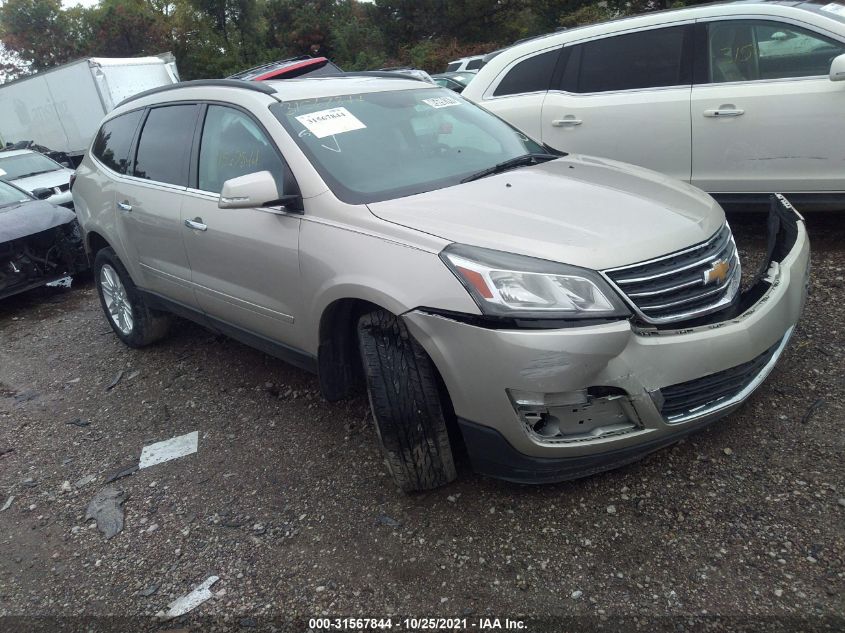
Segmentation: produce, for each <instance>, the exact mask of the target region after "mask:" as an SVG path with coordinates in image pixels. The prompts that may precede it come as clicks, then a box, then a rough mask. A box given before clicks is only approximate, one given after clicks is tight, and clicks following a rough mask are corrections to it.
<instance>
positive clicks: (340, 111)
mask: <svg viewBox="0 0 845 633" xmlns="http://www.w3.org/2000/svg"><path fill="white" fill-rule="evenodd" d="M296 120H297V121H299V122H300V123H302V125H304V126H305V127H307V128H308V131H309V132H311V133H312V134H313V135H314V136H316V137H317V138H325V137H327V136H334V135H335V134H343V133H344V132H351V131H352V130H363V129H364V128H366V127H367V126H366V125H364V124H363V123H361V121H359V120H358V119H357V118H356V117H355V115H354V114H352V113H351V112H350V111H349V110H347V109H346V108H331V109H330V110H320V111H319V112H312V113H311V114H303V115H301V116H298V117H296Z"/></svg>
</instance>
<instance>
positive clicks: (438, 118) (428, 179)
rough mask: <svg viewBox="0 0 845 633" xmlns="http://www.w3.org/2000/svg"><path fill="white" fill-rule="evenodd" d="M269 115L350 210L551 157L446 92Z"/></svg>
mask: <svg viewBox="0 0 845 633" xmlns="http://www.w3.org/2000/svg"><path fill="white" fill-rule="evenodd" d="M270 109H271V111H273V113H274V114H275V115H276V118H278V119H279V120H280V121H281V122H282V124H283V125H284V126H285V128H286V129H287V131H288V132H289V133H290V134H291V136H292V137H293V138H294V139H295V140H296V142H297V143H298V144H299V147H300V148H301V149H302V151H303V152H304V153H305V154H306V155H307V156H308V158H309V159H310V161H311V163H312V164H313V165H314V167H315V168H316V169H317V171H319V172H320V175H321V176H322V177H323V180H325V181H326V184H327V185H328V186H329V187H330V188H331V189H332V191H333V192H334V194H335V195H336V196H337V197H338V198H340V199H341V200H343V201H344V202H347V203H350V204H362V203H369V202H378V201H381V200H389V199H392V198H401V197H404V196H410V195H413V194H417V193H422V192H425V191H432V190H435V189H442V188H444V187H450V186H452V185H457V184H458V183H460V182H461V180H462V179H464V178H466V177H467V176H470V175H472V174H475V173H477V172H479V171H480V170H483V169H488V168H490V167H493V166H495V165H497V164H499V163H502V162H504V161H507V160H510V159H512V158H516V157H517V156H523V155H525V154H527V153H537V152H544V151H546V150H545V148H544V147H542V146H541V145H539V144H538V143H536V142H535V141H532V140H531V139H530V138H528V137H527V136H525V135H524V134H522V133H521V132H518V131H517V130H515V129H514V128H512V127H511V126H510V125H508V124H507V123H505V122H504V121H502V120H501V119H499V118H497V117H495V116H493V115H492V114H490V113H489V112H487V111H486V110H482V109H481V108H479V107H477V106H475V105H473V104H471V103H470V102H468V101H466V100H465V99H463V98H461V97H460V96H458V95H456V94H455V93H453V92H451V91H447V90H444V89H442V88H430V89H411V90H397V91H390V92H372V93H365V94H356V95H342V96H337V97H321V98H319V99H303V100H300V101H288V102H282V103H277V104H273V105H272V106H270Z"/></svg>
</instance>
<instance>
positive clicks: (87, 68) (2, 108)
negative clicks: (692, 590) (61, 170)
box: [0, 53, 179, 162]
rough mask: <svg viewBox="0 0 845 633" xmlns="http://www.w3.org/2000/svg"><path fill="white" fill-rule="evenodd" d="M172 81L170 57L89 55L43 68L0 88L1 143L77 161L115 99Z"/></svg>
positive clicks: (172, 60) (174, 72)
mask: <svg viewBox="0 0 845 633" xmlns="http://www.w3.org/2000/svg"><path fill="white" fill-rule="evenodd" d="M178 81H179V73H178V70H177V69H176V59H175V58H174V57H173V55H171V54H170V53H165V54H163V55H159V56H157V57H136V58H126V59H118V58H106V57H91V58H88V59H81V60H79V61H76V62H71V63H69V64H65V65H63V66H59V67H57V68H52V69H50V70H44V71H41V72H39V73H36V74H35V75H31V76H29V77H23V78H21V79H18V80H16V81H12V82H9V83H7V84H2V85H0V138H2V139H3V141H4V143H17V142H20V141H33V142H34V143H35V144H37V145H42V146H44V147H47V148H49V149H51V150H54V151H59V152H65V153H67V154H68V155H69V156H70V157H71V158H72V159H74V162H78V160H79V159H80V158H81V156H82V154H83V153H84V152H85V150H86V149H87V148H88V146H89V145H90V143H91V140H92V139H93V138H94V135H95V134H96V133H97V129H98V127H99V124H100V121H101V120H102V119H103V117H104V116H105V115H106V114H107V113H109V112H110V111H111V110H113V109H114V108H115V106H117V105H118V104H119V103H120V102H121V101H123V100H124V99H126V98H127V97H131V96H132V95H135V94H138V93H139V92H143V91H144V90H149V89H150V88H156V87H158V86H163V85H167V84H173V83H178ZM0 149H2V148H0Z"/></svg>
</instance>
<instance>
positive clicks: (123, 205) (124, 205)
mask: <svg viewBox="0 0 845 633" xmlns="http://www.w3.org/2000/svg"><path fill="white" fill-rule="evenodd" d="M117 208H118V209H120V210H121V211H126V212H127V213H129V212H130V211H131V210H132V205H131V204H129V203H128V202H118V203H117Z"/></svg>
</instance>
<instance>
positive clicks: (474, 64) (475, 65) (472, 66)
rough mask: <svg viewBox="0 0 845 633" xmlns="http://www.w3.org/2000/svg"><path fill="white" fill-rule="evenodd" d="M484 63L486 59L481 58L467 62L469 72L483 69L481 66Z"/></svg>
mask: <svg viewBox="0 0 845 633" xmlns="http://www.w3.org/2000/svg"><path fill="white" fill-rule="evenodd" d="M482 62H484V59H483V58H481V57H479V58H478V59H471V60H470V61H469V62H467V70H478V69H479V68H481V64H482Z"/></svg>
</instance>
